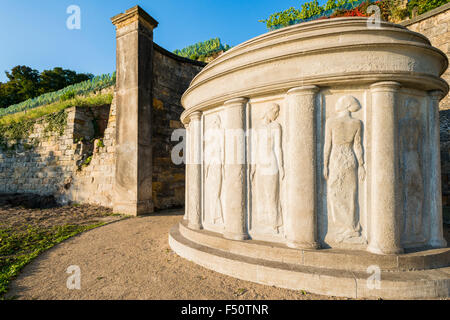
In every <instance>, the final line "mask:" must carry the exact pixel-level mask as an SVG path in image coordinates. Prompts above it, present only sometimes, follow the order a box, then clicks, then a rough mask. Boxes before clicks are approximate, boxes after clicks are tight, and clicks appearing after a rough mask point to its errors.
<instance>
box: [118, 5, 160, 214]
mask: <svg viewBox="0 0 450 320" xmlns="http://www.w3.org/2000/svg"><path fill="white" fill-rule="evenodd" d="M111 21H112V23H113V24H114V25H115V26H116V41H117V52H116V60H117V66H116V70H117V80H116V100H117V130H116V153H115V155H116V169H115V173H116V174H115V185H114V194H115V196H114V211H115V212H118V213H122V214H128V215H135V216H136V215H140V214H144V213H149V212H152V211H153V202H152V139H151V120H152V113H151V111H152V104H151V101H152V83H151V82H152V81H151V79H152V58H153V29H154V28H156V26H157V25H158V22H156V21H155V19H153V18H152V17H151V16H149V15H148V14H147V13H146V12H144V11H143V10H142V9H141V8H140V7H139V6H136V7H134V8H131V9H129V10H127V11H126V12H125V13H122V14H119V15H117V16H115V17H113V18H112V19H111Z"/></svg>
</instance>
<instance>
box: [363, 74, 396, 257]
mask: <svg viewBox="0 0 450 320" xmlns="http://www.w3.org/2000/svg"><path fill="white" fill-rule="evenodd" d="M400 87H401V85H400V84H399V83H397V82H380V83H376V84H374V85H372V86H371V92H372V159H373V160H372V169H371V172H373V176H372V210H371V212H372V217H371V220H370V231H371V232H370V238H369V247H368V250H369V251H370V252H373V253H378V254H396V253H401V252H403V249H402V248H401V244H400V234H401V231H400V218H401V217H400V215H399V195H398V187H399V169H398V163H399V157H398V152H399V151H398V143H397V139H398V133H397V107H398V104H399V101H398V98H397V92H398V90H399V89H400Z"/></svg>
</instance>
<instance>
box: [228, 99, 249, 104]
mask: <svg viewBox="0 0 450 320" xmlns="http://www.w3.org/2000/svg"><path fill="white" fill-rule="evenodd" d="M248 100H249V99H248V98H235V99H231V100H227V101H225V102H224V103H223V105H224V106H230V105H243V104H246V103H247V102H248Z"/></svg>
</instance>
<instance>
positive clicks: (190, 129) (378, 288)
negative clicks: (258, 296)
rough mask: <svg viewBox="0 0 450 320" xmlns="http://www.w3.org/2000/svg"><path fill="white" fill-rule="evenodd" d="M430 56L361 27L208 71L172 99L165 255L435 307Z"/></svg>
mask: <svg viewBox="0 0 450 320" xmlns="http://www.w3.org/2000/svg"><path fill="white" fill-rule="evenodd" d="M447 67H448V61H447V58H446V56H445V54H443V53H442V52H441V51H439V50H438V49H436V48H434V47H432V46H431V45H430V42H429V40H428V39H427V38H425V37H424V36H422V35H421V34H418V33H414V32H411V31H409V30H407V29H406V28H405V27H402V26H399V25H395V24H391V23H387V22H381V24H380V25H378V26H377V25H372V24H371V23H370V20H368V19H366V18H337V19H329V20H321V21H314V22H308V23H303V24H299V25H295V26H291V27H287V28H283V29H280V30H276V31H273V32H269V33H267V34H264V35H262V36H259V37H256V38H254V39H251V40H249V41H247V42H244V43H242V44H240V45H238V46H236V47H235V48H233V49H231V50H230V51H228V52H226V53H225V54H223V55H222V56H220V57H219V58H217V59H216V60H214V61H213V62H211V63H210V64H208V65H207V66H206V67H205V68H204V69H203V70H202V71H201V72H200V73H199V74H198V75H197V76H196V77H195V78H194V80H193V81H192V83H191V85H190V87H189V89H188V90H187V91H186V92H185V94H184V96H183V98H182V104H183V106H184V108H185V111H184V113H183V114H182V119H181V120H182V122H183V123H184V124H185V126H186V128H187V133H188V134H187V152H186V160H187V162H186V163H187V164H186V177H187V178H186V179H187V181H186V183H187V185H186V186H187V188H186V190H187V191H186V214H185V218H184V220H183V221H182V222H181V223H180V224H179V225H177V226H175V227H174V228H173V229H172V230H171V232H170V236H169V242H170V245H171V247H172V249H173V250H174V251H175V252H177V253H178V254H179V255H180V256H182V257H185V258H186V259H189V260H191V261H194V262H195V263H198V264H200V265H202V266H204V267H206V268H209V269H212V270H214V271H217V272H220V273H224V274H227V275H230V276H233V277H237V278H240V279H244V280H249V281H254V282H258V283H262V284H267V285H275V286H279V287H283V288H289V289H297V290H306V291H310V292H313V293H317V294H326V295H334V296H347V297H355V298H363V297H367V298H376V297H381V298H427V297H448V296H449V290H450V249H449V248H447V243H446V241H445V240H444V238H443V230H442V228H443V227H442V226H443V223H442V196H441V184H440V179H441V175H440V158H439V157H440V156H439V154H440V153H439V115H438V106H439V101H440V100H441V99H442V98H443V97H444V96H445V95H446V94H447V93H448V90H449V88H448V85H447V83H446V82H445V81H444V80H442V79H441V78H440V76H441V75H442V74H443V73H444V71H445V70H446V69H447Z"/></svg>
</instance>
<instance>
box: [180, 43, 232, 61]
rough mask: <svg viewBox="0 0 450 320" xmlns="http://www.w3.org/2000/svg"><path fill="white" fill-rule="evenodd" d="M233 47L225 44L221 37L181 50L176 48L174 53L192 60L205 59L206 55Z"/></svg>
mask: <svg viewBox="0 0 450 320" xmlns="http://www.w3.org/2000/svg"><path fill="white" fill-rule="evenodd" d="M229 49H231V47H230V46H229V45H227V44H223V43H222V42H221V41H220V39H219V38H215V39H210V40H206V41H204V42H198V43H196V44H193V45H190V46H188V47H186V48H184V49H181V50H175V51H174V52H173V53H175V54H176V55H179V56H181V57H185V58H189V59H191V60H201V59H203V61H204V60H205V58H206V57H208V56H211V55H213V54H214V53H216V52H219V51H227V50H229Z"/></svg>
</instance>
